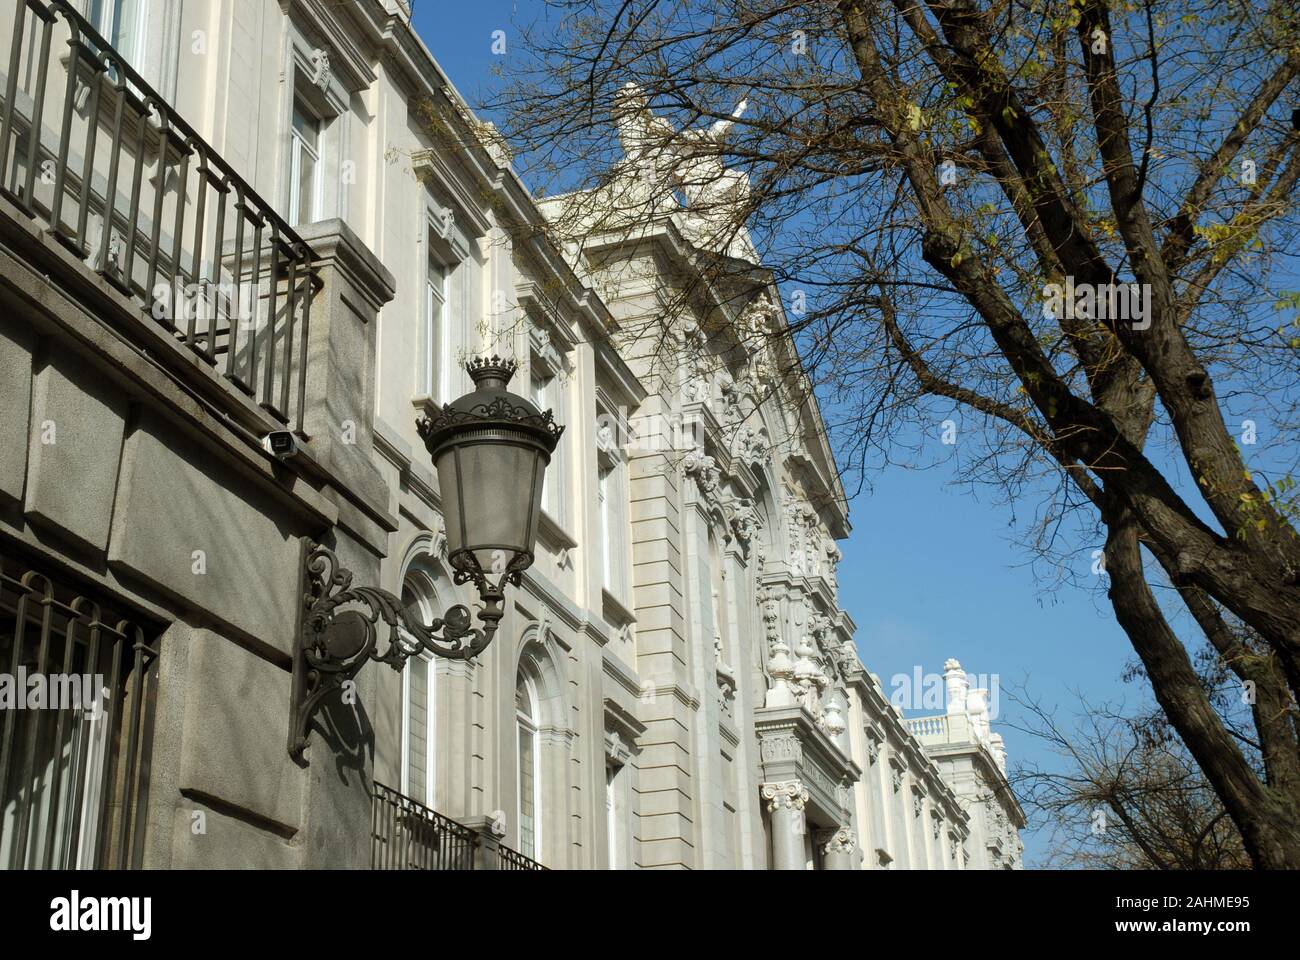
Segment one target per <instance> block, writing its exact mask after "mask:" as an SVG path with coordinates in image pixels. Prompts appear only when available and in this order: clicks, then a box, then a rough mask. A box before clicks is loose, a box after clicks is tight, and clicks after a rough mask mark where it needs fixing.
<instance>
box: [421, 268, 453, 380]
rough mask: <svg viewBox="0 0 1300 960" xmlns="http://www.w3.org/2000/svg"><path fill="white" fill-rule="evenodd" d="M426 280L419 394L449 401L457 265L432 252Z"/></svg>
mask: <svg viewBox="0 0 1300 960" xmlns="http://www.w3.org/2000/svg"><path fill="white" fill-rule="evenodd" d="M426 269H427V273H426V275H425V281H424V333H423V337H422V339H421V343H420V351H419V352H420V355H419V357H417V358H416V362H417V364H418V365H419V370H418V371H417V381H418V382H417V393H418V394H419V395H420V396H424V397H437V398H438V399H439V401H440V402H444V403H445V402H446V401H445V400H444V395H445V394H446V392H447V370H446V367H447V353H448V350H447V341H448V339H449V338H448V327H449V325H450V323H449V322H450V316H449V314H450V306H451V305H450V302H449V301H450V298H451V275H452V272H453V270H454V269H455V268H453V267H449V266H447V265H446V264H444V263H442V262H440V261H439V260H438V259H437V258H436V257H434V256H433V255H432V253H430V255H429V257H428V258H427V268H426Z"/></svg>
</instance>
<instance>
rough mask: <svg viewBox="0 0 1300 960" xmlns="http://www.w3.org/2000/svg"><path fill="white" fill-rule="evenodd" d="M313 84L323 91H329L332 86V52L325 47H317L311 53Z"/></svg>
mask: <svg viewBox="0 0 1300 960" xmlns="http://www.w3.org/2000/svg"><path fill="white" fill-rule="evenodd" d="M309 59H310V60H311V69H312V73H311V82H312V83H313V84H315V85H316V86H317V87H319V88H320V89H321V90H328V89H329V85H330V76H331V71H330V52H329V51H328V50H326V49H325V48H324V47H317V48H316V49H315V50H313V51H312V52H311V55H310V57H309Z"/></svg>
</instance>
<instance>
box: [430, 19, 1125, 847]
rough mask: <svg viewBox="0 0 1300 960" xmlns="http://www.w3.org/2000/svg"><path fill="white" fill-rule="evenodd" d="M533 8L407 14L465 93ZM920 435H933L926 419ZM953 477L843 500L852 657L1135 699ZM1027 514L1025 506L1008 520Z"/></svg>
mask: <svg viewBox="0 0 1300 960" xmlns="http://www.w3.org/2000/svg"><path fill="white" fill-rule="evenodd" d="M532 6H533V5H532V4H531V3H530V2H529V0H518V2H513V0H477V2H475V3H472V4H470V3H462V2H455V3H449V2H445V0H416V4H415V25H416V28H417V30H418V31H419V32H420V35H421V37H422V38H423V39H424V42H425V43H426V45H427V46H428V47H429V49H430V50H431V51H432V52H433V55H434V56H435V57H436V58H437V60H438V62H439V63H440V64H441V66H442V68H443V70H444V71H445V72H446V73H447V75H448V76H449V77H450V79H451V80H452V82H453V83H454V84H455V85H456V87H457V89H459V90H460V91H461V93H462V95H463V96H464V97H465V98H466V99H467V100H468V101H469V102H470V103H471V104H476V103H477V102H479V101H480V100H481V99H482V95H483V94H484V93H485V92H486V91H487V90H488V89H490V87H491V85H492V84H493V82H494V75H493V73H492V70H493V68H494V67H496V66H499V65H500V64H501V60H500V58H499V57H497V56H496V55H494V54H493V53H492V50H491V46H492V42H493V35H492V34H493V31H494V30H504V31H506V47H507V55H506V63H507V64H508V61H509V55H510V47H511V44H512V42H513V41H514V38H515V33H514V30H513V28H512V26H511V24H512V22H513V20H514V19H516V16H517V15H521V16H522V18H523V19H525V20H527V19H531V14H532V9H531V7H532ZM928 442H932V443H934V444H935V445H936V446H937V445H938V444H939V437H938V428H937V427H936V432H935V436H934V437H931V438H928ZM958 454H960V450H959V451H958ZM936 458H938V455H936ZM951 478H952V470H951V465H950V464H940V465H939V466H937V467H933V468H931V469H928V470H908V469H903V468H890V469H889V470H886V471H884V472H882V473H879V474H877V475H875V476H874V477H873V478H872V483H873V486H872V489H871V490H870V491H869V492H864V493H862V494H860V495H859V496H857V497H856V498H855V499H854V500H853V501H852V502H851V504H850V509H851V516H852V522H853V527H854V530H853V534H852V537H851V538H850V539H849V540H848V541H847V542H846V543H843V544H841V547H842V549H843V551H844V560H843V563H842V564H841V566H840V586H841V602H842V604H843V606H844V607H845V608H846V609H847V610H848V611H849V613H850V615H851V616H852V617H853V618H854V620H855V621H856V622H857V624H858V635H857V641H858V647H859V650H860V651H861V655H862V659H863V661H864V662H865V663H866V664H867V667H868V669H869V670H871V671H872V672H873V673H876V674H878V675H879V676H880V677H881V679H882V681H883V682H884V683H885V687H886V690H887V691H888V690H889V689H890V680H891V678H892V677H894V676H895V675H897V674H904V675H908V676H910V675H911V674H912V672H913V670H914V668H915V667H916V666H917V665H919V666H920V667H921V668H922V670H923V671H925V672H935V673H940V672H942V669H943V662H944V660H945V659H947V658H949V657H956V658H958V659H959V660H960V661H961V662H962V665H963V667H965V668H966V670H968V671H970V672H971V673H975V674H997V675H998V678H999V682H1000V684H1001V685H1002V687H1003V689H1005V688H1006V687H1007V686H1009V685H1016V686H1026V687H1027V689H1028V690H1029V691H1030V693H1031V694H1032V695H1033V696H1034V697H1036V698H1037V699H1039V700H1041V701H1042V702H1044V703H1045V704H1048V705H1051V704H1059V705H1060V706H1061V708H1062V712H1063V713H1072V712H1073V710H1074V707H1075V702H1074V698H1073V694H1072V691H1075V690H1079V691H1083V692H1084V693H1086V694H1087V695H1088V697H1089V699H1090V700H1092V701H1094V702H1100V701H1104V700H1108V699H1118V698H1124V699H1125V700H1126V701H1127V702H1128V703H1130V704H1137V703H1139V702H1141V701H1143V700H1144V699H1145V697H1146V693H1147V692H1146V689H1145V686H1142V687H1137V686H1135V685H1132V684H1125V683H1122V682H1121V681H1120V680H1119V676H1120V673H1121V671H1122V670H1123V668H1124V665H1125V663H1126V662H1127V661H1129V660H1132V659H1134V655H1133V651H1132V648H1131V647H1130V645H1129V642H1128V639H1127V637H1125V635H1124V634H1123V632H1122V631H1121V630H1120V628H1119V627H1118V625H1117V624H1116V623H1115V620H1114V617H1113V614H1112V613H1111V610H1110V606H1109V604H1108V602H1107V601H1106V598H1105V596H1104V593H1102V592H1101V591H1100V590H1086V589H1078V588H1073V587H1063V588H1061V589H1060V590H1058V591H1056V592H1054V593H1045V592H1044V590H1043V588H1042V585H1041V582H1040V581H1039V580H1038V579H1036V578H1035V575H1034V571H1033V570H1031V569H1030V568H1029V566H1028V560H1029V556H1028V554H1027V553H1026V552H1025V551H1024V550H1023V549H1022V548H1021V547H1019V546H1017V545H1016V544H1015V543H1014V542H1012V537H1013V536H1014V535H1015V533H1016V529H1015V528H1014V527H1013V526H1010V525H1009V524H1010V521H1011V520H1012V517H1013V510H1012V508H1011V507H1010V506H1006V505H997V504H993V503H991V502H988V501H987V500H981V499H977V498H976V497H974V496H972V494H971V493H970V492H969V491H968V490H967V489H966V488H964V487H957V486H952V485H950V481H951ZM1032 512H1033V506H1032V504H1026V505H1025V506H1024V507H1023V508H1022V509H1021V510H1020V511H1019V513H1020V514H1021V516H1020V517H1019V518H1018V522H1020V523H1023V522H1025V521H1027V520H1028V519H1029V516H1028V515H1029V514H1032ZM1094 546H1096V547H1100V546H1101V544H1100V543H1097V544H1095V545H1094ZM1091 562H1092V561H1091V557H1090V551H1088V550H1082V551H1081V552H1080V553H1079V555H1078V559H1077V563H1078V566H1079V570H1078V574H1079V576H1080V579H1083V580H1090V579H1092V578H1090V577H1089V576H1088V574H1089V569H1090V565H1091ZM1040 572H1041V571H1040ZM1000 706H1001V716H1000V717H999V720H1000V721H1001V723H999V724H995V726H998V727H1000V729H1001V732H1002V734H1003V736H1004V737H1005V738H1006V741H1007V750H1008V755H1009V759H1010V762H1011V764H1012V765H1013V766H1014V764H1015V762H1016V761H1017V760H1021V761H1023V760H1026V759H1030V758H1033V759H1036V760H1037V761H1038V762H1039V763H1040V764H1042V765H1044V766H1051V765H1052V762H1053V761H1052V758H1051V757H1050V755H1048V754H1046V752H1045V751H1044V750H1043V749H1042V747H1041V745H1039V744H1038V743H1037V741H1035V740H1034V739H1033V738H1031V737H1029V736H1028V735H1026V734H1024V733H1022V732H1019V731H1017V730H1015V729H1010V728H1008V726H1007V724H1013V725H1014V724H1016V723H1017V719H1018V716H1017V714H1018V711H1017V710H1016V709H1015V707H1014V705H1012V704H1011V703H1010V702H1009V701H1008V699H1007V698H1006V697H1005V696H1003V697H1002V698H1001V704H1000ZM1024 841H1025V848H1026V849H1025V852H1026V862H1027V864H1029V865H1033V864H1034V862H1035V861H1036V860H1038V858H1040V857H1041V856H1042V855H1043V853H1044V851H1045V845H1046V841H1047V836H1046V834H1045V832H1043V831H1039V832H1038V833H1034V832H1027V833H1026V834H1025V835H1024Z"/></svg>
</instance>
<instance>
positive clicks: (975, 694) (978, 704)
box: [966, 687, 990, 743]
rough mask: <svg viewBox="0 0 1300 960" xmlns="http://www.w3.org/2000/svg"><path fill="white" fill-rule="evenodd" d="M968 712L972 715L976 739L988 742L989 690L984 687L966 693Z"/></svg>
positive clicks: (972, 726) (971, 720) (972, 725)
mask: <svg viewBox="0 0 1300 960" xmlns="http://www.w3.org/2000/svg"><path fill="white" fill-rule="evenodd" d="M966 712H967V713H968V714H969V715H970V722H971V730H972V731H973V732H974V734H975V739H976V740H978V741H980V742H982V743H987V742H988V739H989V732H990V731H989V692H988V691H987V690H986V689H984V688H983V687H978V688H976V689H974V690H970V691H968V692H967V694H966Z"/></svg>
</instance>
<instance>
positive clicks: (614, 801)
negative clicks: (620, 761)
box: [605, 763, 627, 870]
mask: <svg viewBox="0 0 1300 960" xmlns="http://www.w3.org/2000/svg"><path fill="white" fill-rule="evenodd" d="M622 773H623V767H622V766H619V765H616V764H612V763H611V764H608V765H607V766H606V767H605V820H606V829H607V830H608V832H609V869H611V870H622V869H624V868H625V867H626V866H627V862H626V854H625V853H624V843H625V841H624V837H623V834H624V830H623V798H622V797H621V796H619V794H620V793H621V790H620V787H621V786H622V783H621V782H620V781H621V774H622Z"/></svg>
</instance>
